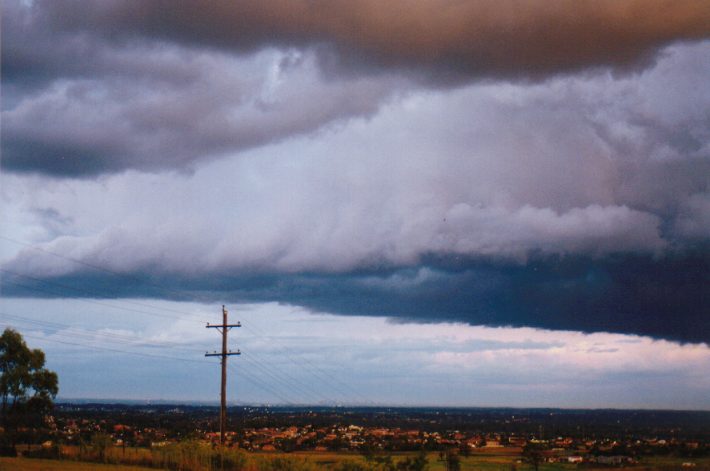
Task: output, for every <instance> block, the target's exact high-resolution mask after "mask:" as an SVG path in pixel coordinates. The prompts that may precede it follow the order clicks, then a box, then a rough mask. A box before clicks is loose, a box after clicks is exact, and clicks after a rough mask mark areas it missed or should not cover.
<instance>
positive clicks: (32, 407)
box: [0, 328, 59, 445]
mask: <svg viewBox="0 0 710 471" xmlns="http://www.w3.org/2000/svg"><path fill="white" fill-rule="evenodd" d="M58 390H59V387H58V380H57V374H56V373H54V372H53V371H49V370H48V369H46V368H45V367H44V352H43V351H42V350H39V349H34V350H30V348H29V347H28V346H27V344H26V343H25V341H24V340H23V338H22V335H20V334H19V332H17V331H15V330H13V329H10V328H7V329H5V331H4V332H3V334H2V336H0V400H1V401H2V409H1V410H0V414H1V418H2V426H3V428H4V429H5V432H6V435H7V436H9V437H10V439H11V440H12V443H13V445H14V443H15V441H16V434H17V430H18V428H19V427H28V428H37V427H39V426H41V424H42V421H43V418H44V416H45V415H46V414H47V413H48V412H49V411H50V410H51V409H52V406H53V402H52V400H53V399H54V398H55V397H56V396H57V392H58Z"/></svg>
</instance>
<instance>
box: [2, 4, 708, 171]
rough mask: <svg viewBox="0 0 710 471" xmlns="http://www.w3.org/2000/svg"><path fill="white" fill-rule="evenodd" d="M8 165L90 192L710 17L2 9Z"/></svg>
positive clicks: (617, 54) (647, 54) (438, 7)
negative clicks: (105, 181) (87, 180)
mask: <svg viewBox="0 0 710 471" xmlns="http://www.w3.org/2000/svg"><path fill="white" fill-rule="evenodd" d="M4 7H5V8H4V12H3V18H2V22H3V24H2V26H3V28H2V30H3V33H2V34H3V41H2V80H3V127H2V151H3V159H2V166H3V168H4V169H6V170H9V171H17V172H36V173H44V174H48V175H55V176H60V177H61V176H83V177H90V176H94V175H99V174H106V173H113V172H120V171H124V170H126V169H139V170H147V171H159V170H171V169H177V170H180V171H192V170H194V168H195V166H196V165H197V164H198V163H199V162H200V161H203V160H209V159H214V158H218V157H223V156H226V155H230V154H234V153H236V152H239V151H243V150H245V149H249V148H253V147H257V146H262V145H265V144H269V143H273V142H279V141H282V140H284V139H286V138H289V137H291V136H296V135H303V134H306V135H308V134H312V133H313V132H316V131H318V130H321V129H323V128H324V127H326V126H329V125H334V124H337V123H339V122H341V121H343V120H348V119H351V118H356V117H367V116H372V115H373V114H374V113H376V112H377V111H378V110H379V109H380V107H381V106H383V105H385V104H386V103H387V102H388V101H389V100H391V99H393V98H395V97H397V96H400V95H402V94H403V93H407V92H408V91H411V90H413V89H419V88H421V87H441V86H443V87H449V86H452V85H458V86H461V85H463V84H466V83H470V82H471V81H475V80H481V79H496V78H504V79H510V80H528V79H533V80H542V79H545V78H547V77H550V76H554V75H557V74H561V73H571V72H575V71H583V70H598V69H605V68H611V69H612V70H615V71H618V72H624V71H629V70H634V69H639V68H643V67H645V66H648V65H649V64H652V63H653V60H654V58H655V57H656V55H657V53H658V51H659V50H660V49H661V48H663V47H664V46H667V45H669V44H672V43H675V42H678V41H692V40H698V39H702V38H704V37H707V35H708V34H710V32H709V28H708V24H710V7H709V6H708V5H706V4H705V3H704V2H673V3H668V2H663V1H654V2H648V1H646V2H636V1H628V2H614V1H606V2H574V3H572V2H564V1H554V2H545V3H544V4H543V5H540V3H539V2H499V1H496V2H473V3H466V2H463V3H462V2H436V3H431V2H408V3H406V5H405V4H402V3H398V2H384V3H383V2H376V1H375V2H370V1H367V2H303V1H295V2H258V1H253V2H252V1H248V2H238V3H234V2H226V1H218V2H210V3H209V4H208V5H204V4H203V3H201V2H193V1H179V2H161V1H151V2H143V1H109V2H92V3H90V4H86V3H85V2H76V1H50V2H44V1H37V2H30V3H28V4H25V3H20V2H7V3H6V5H5V6H4Z"/></svg>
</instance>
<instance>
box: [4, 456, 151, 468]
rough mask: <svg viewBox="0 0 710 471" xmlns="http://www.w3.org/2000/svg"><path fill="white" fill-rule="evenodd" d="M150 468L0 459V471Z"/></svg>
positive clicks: (29, 459)
mask: <svg viewBox="0 0 710 471" xmlns="http://www.w3.org/2000/svg"><path fill="white" fill-rule="evenodd" d="M150 469H151V468H141V467H137V466H122V465H111V464H96V463H79V462H76V461H66V460H63V461H59V460H38V459H34V458H0V471H72V470H77V471H91V470H97V471H148V470H150ZM153 471H155V470H153Z"/></svg>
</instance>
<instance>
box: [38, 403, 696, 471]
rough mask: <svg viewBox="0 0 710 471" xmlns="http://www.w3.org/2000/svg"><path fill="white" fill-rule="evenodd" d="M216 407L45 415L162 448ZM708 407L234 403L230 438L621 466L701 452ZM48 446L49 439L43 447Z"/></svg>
mask: <svg viewBox="0 0 710 471" xmlns="http://www.w3.org/2000/svg"><path fill="white" fill-rule="evenodd" d="M217 414H218V408H217V407H213V406H189V405H188V406H186V405H169V404H162V405H123V404H67V403H60V404H58V405H57V407H56V409H55V412H54V414H53V415H52V417H51V419H50V421H51V427H52V429H53V434H52V436H53V437H54V440H59V441H61V442H62V443H63V444H66V445H77V446H81V444H82V443H88V442H89V441H90V440H91V437H92V436H94V435H96V434H97V433H103V434H106V435H107V436H110V438H111V441H112V444H113V446H115V447H147V448H159V447H164V446H168V445H170V444H171V443H177V442H179V441H181V440H185V439H187V438H193V439H196V440H201V441H205V442H212V443H218V442H219V432H218V430H216V429H215V426H216V417H217ZM708 424H710V412H683V411H624V410H562V409H420V408H345V407H320V408H319V407H316V408H313V407H311V408H309V407H249V406H240V407H231V408H229V431H228V432H227V444H228V446H230V447H235V448H236V447H238V448H240V449H244V450H247V451H252V452H284V453H288V452H299V451H309V452H343V453H359V454H377V453H397V452H409V451H419V450H425V451H427V452H432V451H434V452H436V451H441V452H444V451H447V450H453V451H454V452H455V453H457V454H459V455H462V456H467V455H469V454H472V453H496V454H509V455H511V456H514V455H521V454H522V453H523V451H524V450H525V449H526V448H528V447H530V446H534V447H535V448H536V449H537V450H539V452H540V456H541V459H542V460H543V461H545V462H561V463H597V464H604V465H616V466H619V465H628V464H634V463H637V462H638V460H640V459H643V457H644V456H657V455H674V456H682V457H685V458H687V462H685V464H686V465H687V466H691V467H692V466H694V461H693V459H694V458H702V457H706V456H708V454H709V452H710V449H709V447H708V445H709V444H710V427H708ZM49 445H51V443H48V444H47V446H49Z"/></svg>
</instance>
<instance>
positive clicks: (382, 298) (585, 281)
mask: <svg viewBox="0 0 710 471" xmlns="http://www.w3.org/2000/svg"><path fill="white" fill-rule="evenodd" d="M707 249H708V248H707V246H703V247H698V248H696V249H695V250H694V251H686V252H684V253H675V254H669V255H668V256H666V257H663V258H660V259H659V258H654V257H651V256H638V255H637V256H629V255H622V256H615V257H610V258H607V259H605V260H599V259H590V258H586V257H533V259H532V260H530V261H529V263H527V264H525V265H519V264H501V263H500V262H495V261H491V260H488V261H486V260H471V259H461V258H441V257H433V258H431V259H429V260H427V261H426V263H425V264H424V265H420V266H419V267H414V268H405V269H385V270H361V271H359V272H352V273H347V274H341V275H332V274H330V275H324V274H310V275H309V274H294V275H288V274H261V275H249V274H242V275H227V274H221V275H220V274H213V276H209V277H180V278H175V277H170V276H168V277H166V276H156V275H155V274H154V273H153V274H152V273H147V272H146V273H140V272H134V273H133V274H132V275H130V276H122V275H120V274H111V273H106V272H103V271H97V270H94V269H92V268H87V267H86V266H83V267H79V268H78V270H77V272H76V273H74V274H72V275H68V276H60V277H56V278H43V279H40V280H35V279H28V278H26V277H17V276H13V275H8V274H5V277H4V284H3V292H4V293H5V294H6V295H10V296H37V297H67V296H68V297H96V296H97V294H98V295H99V297H108V298H121V297H144V296H145V297H154V298H164V299H176V300H182V301H195V300H197V301H205V302H215V301H219V302H229V303H237V302H262V301H279V302H283V303H288V304H294V305H299V306H304V307H307V308H309V309H312V310H314V311H321V312H329V313H336V314H343V315H371V316H389V317H391V318H393V319H400V320H405V321H412V320H413V321H419V322H443V321H455V322H465V323H469V324H472V325H488V326H530V327H537V328H543V329H556V330H560V329H561V330H575V331H583V332H616V333H626V334H634V335H647V336H652V337H656V338H665V339H670V340H676V341H681V342H706V343H710V325H709V324H708V322H707V313H708V312H710V298H709V297H708V288H707V287H708V284H709V283H710V258H709V257H708V253H709V252H708V250H707ZM66 287H70V288H69V290H68V289H66ZM71 287H73V288H71Z"/></svg>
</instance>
